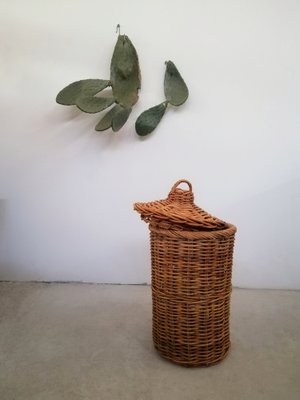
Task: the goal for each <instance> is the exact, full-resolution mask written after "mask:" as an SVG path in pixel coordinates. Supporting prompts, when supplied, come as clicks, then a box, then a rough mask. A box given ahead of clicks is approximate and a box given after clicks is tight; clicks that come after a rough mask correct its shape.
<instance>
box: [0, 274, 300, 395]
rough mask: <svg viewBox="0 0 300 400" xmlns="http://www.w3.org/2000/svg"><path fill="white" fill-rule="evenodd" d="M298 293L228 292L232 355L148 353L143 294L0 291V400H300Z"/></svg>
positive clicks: (77, 289)
mask: <svg viewBox="0 0 300 400" xmlns="http://www.w3.org/2000/svg"><path fill="white" fill-rule="evenodd" d="M299 305H300V292H290V291H276V290H241V289H235V290H234V291H233V296H232V323H231V331H232V334H231V339H232V349H231V352H230V353H229V355H228V357H227V358H226V359H225V360H224V361H223V362H222V363H220V364H218V365H215V366H212V367H209V368H196V369H195V368H194V369H187V368H184V367H180V366H177V365H174V364H172V363H170V362H168V361H166V360H164V359H162V358H160V356H159V355H158V354H157V353H156V352H155V350H154V349H153V346H152V339H151V295H150V288H149V287H147V286H118V285H116V286H114V285H93V284H45V283H5V282H2V283H0V350H1V351H0V399H1V400H62V399H64V400H65V399H70V400H79V399H80V400H98V399H100V400H118V399H122V400H127V399H128V400H169V399H172V400H179V399H180V400H198V399H199V400H200V399H201V400H219V399H220V400H229V399H230V400H248V399H249V400H260V399H272V400H277V399H278V400H299V399H300V342H299V341H300V310H299Z"/></svg>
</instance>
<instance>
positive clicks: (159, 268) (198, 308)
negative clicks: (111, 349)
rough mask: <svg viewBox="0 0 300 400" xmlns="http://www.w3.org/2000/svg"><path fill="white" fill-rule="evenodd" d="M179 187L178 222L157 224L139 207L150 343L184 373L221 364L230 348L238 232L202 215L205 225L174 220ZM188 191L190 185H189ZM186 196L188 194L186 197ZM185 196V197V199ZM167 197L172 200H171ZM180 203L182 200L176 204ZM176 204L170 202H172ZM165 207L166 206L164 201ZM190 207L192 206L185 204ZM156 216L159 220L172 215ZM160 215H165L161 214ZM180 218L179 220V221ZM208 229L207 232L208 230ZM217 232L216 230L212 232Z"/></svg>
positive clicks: (154, 219) (170, 219) (181, 207)
mask: <svg viewBox="0 0 300 400" xmlns="http://www.w3.org/2000/svg"><path fill="white" fill-rule="evenodd" d="M181 182H186V183H188V184H189V182H187V181H179V182H177V183H176V184H175V185H174V187H173V188H172V190H171V194H172V196H173V197H174V195H175V203H176V204H175V203H174V207H175V208H176V212H177V210H178V214H176V220H172V216H170V218H169V221H167V220H166V218H164V219H158V218H157V215H155V214H152V215H150V211H149V210H150V208H149V209H148V208H145V210H146V214H143V213H142V212H141V211H143V210H144V208H143V204H146V205H147V204H151V206H152V205H153V204H155V207H157V206H159V202H156V203H137V208H136V209H137V211H139V212H140V213H141V215H142V219H144V220H146V221H147V222H149V229H150V243H151V287H152V311H153V323H152V330H153V341H154V346H155V348H156V350H157V351H158V352H159V354H160V355H161V356H163V357H164V358H166V359H168V360H171V361H172V362H174V363H176V364H180V365H182V366H186V367H197V366H209V365H212V364H216V363H218V362H220V361H221V360H223V359H224V358H225V357H226V355H227V353H228V351H229V348H230V326H229V317H230V297H231V275H232V259H233V247H234V236H235V232H236V227H235V226H233V225H231V224H227V223H225V222H224V221H221V220H218V219H216V218H215V217H211V216H210V215H209V214H206V213H205V212H204V211H203V210H202V209H199V208H198V210H201V215H200V217H201V218H202V217H203V216H204V217H205V220H204V224H203V225H201V218H200V219H199V222H198V223H199V226H198V227H197V226H196V223H197V216H196V214H193V215H192V212H194V210H195V208H194V207H196V206H194V205H193V210H192V211H191V210H188V211H187V212H186V215H191V216H192V217H191V221H192V222H193V225H189V219H187V220H185V219H184V217H182V223H181V220H180V219H179V217H178V215H179V213H180V209H182V212H183V213H184V212H185V211H186V210H185V206H184V204H181V205H180V206H178V198H176V193H177V194H178V195H180V196H181V195H182V194H183V193H182V192H185V191H182V190H181V189H176V187H177V185H178V184H179V183H181ZM189 186H190V189H191V185H190V184H189ZM190 193H191V190H190V192H188V194H189V195H190ZM184 195H185V194H184ZM169 196H170V195H169ZM179 200H180V198H179ZM192 200H193V199H192ZM172 201H174V200H172ZM162 202H164V203H163V206H164V207H165V204H166V201H165V200H163V201H162ZM188 203H189V204H193V201H192V202H191V201H190V200H189V202H188ZM167 206H168V209H166V208H164V209H163V210H162V211H161V210H159V212H160V214H159V216H161V215H163V216H164V215H165V214H166V212H169V211H168V210H169V208H170V210H171V206H170V204H167ZM163 213H164V214H163ZM180 218H181V216H180ZM208 224H210V225H211V226H210V227H209V229H208V228H207V226H208ZM214 228H215V229H214Z"/></svg>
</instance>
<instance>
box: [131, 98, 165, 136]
mask: <svg viewBox="0 0 300 400" xmlns="http://www.w3.org/2000/svg"><path fill="white" fill-rule="evenodd" d="M167 105H168V102H163V103H161V104H158V105H157V106H154V107H151V108H149V109H148V110H146V111H144V112H142V114H141V115H140V116H139V117H138V119H137V120H136V123H135V130H136V133H137V134H138V135H140V136H146V135H149V133H151V132H153V131H154V129H155V128H156V127H157V125H158V124H159V123H160V121H161V119H162V117H163V116H164V114H165V111H166V108H167Z"/></svg>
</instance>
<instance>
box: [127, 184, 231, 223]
mask: <svg viewBox="0 0 300 400" xmlns="http://www.w3.org/2000/svg"><path fill="white" fill-rule="evenodd" d="M181 183H186V184H187V185H188V187H189V188H188V190H183V189H180V188H178V186H179V185H180V184H181ZM134 209H135V210H136V211H137V212H138V213H140V214H141V217H142V219H143V220H145V221H146V222H151V220H155V221H168V222H171V223H173V224H179V225H184V226H186V227H191V228H197V229H199V230H218V229H224V228H226V227H227V224H226V222H224V221H222V220H220V219H218V218H216V217H213V216H212V215H210V214H208V213H207V212H206V211H204V210H203V209H202V208H199V207H198V206H196V205H195V204H194V194H193V191H192V185H191V183H190V182H189V181H187V180H185V179H181V180H179V181H177V182H176V183H175V184H174V185H173V187H172V189H171V191H170V193H169V195H168V197H167V198H166V199H164V200H158V201H152V202H148V203H135V204H134Z"/></svg>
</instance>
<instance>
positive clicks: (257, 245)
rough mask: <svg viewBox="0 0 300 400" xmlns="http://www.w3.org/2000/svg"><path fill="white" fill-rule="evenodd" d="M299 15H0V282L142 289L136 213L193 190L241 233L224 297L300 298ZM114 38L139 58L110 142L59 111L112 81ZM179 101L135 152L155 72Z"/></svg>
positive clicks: (151, 11) (142, 253)
mask: <svg viewBox="0 0 300 400" xmlns="http://www.w3.org/2000/svg"><path fill="white" fill-rule="evenodd" d="M299 21H300V2H299V1H297V0H284V1H283V0H281V1H279V0H253V1H248V0H227V1H223V0H209V1H208V0H207V1H205V0H197V1H196V0H187V1H177V0H167V1H157V0H153V1H151V2H150V1H138V0H134V1H130V0H127V1H124V0H122V1H120V0H115V1H113V2H110V1H101V0H97V1H92V0H78V1H71V0H69V1H68V0H59V1H58V0H52V1H37V0H27V1H26V2H24V1H16V0H10V1H4V0H2V1H1V2H0V37H1V41H0V59H1V62H0V73H1V75H0V76H1V90H0V113H1V135H0V141H1V143H0V166H1V169H0V199H1V200H0V279H2V280H55V281H61V280H63V281H69V280H71V281H89V282H113V283H144V282H149V281H150V257H149V240H148V229H147V226H146V224H144V223H143V222H142V221H140V219H139V216H138V214H136V213H134V212H133V210H132V205H133V203H134V202H135V201H150V200H155V199H160V198H164V197H166V196H167V194H168V191H169V189H170V188H171V186H172V184H173V183H174V182H175V181H176V180H178V179H180V178H186V179H189V180H190V181H191V182H192V183H193V188H194V193H195V197H196V202H197V204H198V205H199V206H201V207H203V208H204V209H206V210H207V211H209V212H211V213H212V214H215V215H216V216H218V217H220V218H222V219H225V220H227V221H228V222H231V223H234V224H235V225H236V226H237V227H238V233H237V237H236V248H235V260H234V274H233V283H234V285H236V286H240V287H257V288H258V287H259V288H260V287H264V288H300V272H299V264H300V251H299V247H300V242H299V235H298V232H299V226H300V218H299V200H300V184H299V176H300V157H299V148H300V140H299V131H300V114H299V106H300V56H299V48H300V24H299ZM117 23H120V24H121V33H126V34H127V35H128V36H129V37H130V39H131V40H132V42H133V43H134V45H135V47H136V49H137V52H138V54H139V58H140V65H141V71H142V90H141V92H140V101H139V102H138V104H137V105H136V107H135V109H134V111H133V112H132V114H131V117H130V120H129V122H128V123H127V125H126V127H125V128H123V130H122V131H120V132H119V133H116V134H114V133H111V132H106V133H96V132H95V131H94V126H95V125H96V123H97V121H98V120H99V118H100V116H99V115H87V114H83V113H80V112H78V111H77V110H76V109H74V108H73V107H63V106H59V105H57V104H56V103H55V97H56V94H57V93H58V91H59V90H60V89H62V88H63V87H64V86H66V85H67V84H69V83H71V82H73V81H76V80H79V79H85V78H102V79H108V78H109V64H110V58H111V55H112V51H113V47H114V44H115V41H116V39H117V36H116V33H115V28H116V25H117ZM166 60H172V61H174V62H175V64H176V65H177V67H178V69H179V70H180V72H181V74H182V76H183V77H184V79H185V81H186V83H187V85H188V87H189V89H190V98H189V100H188V101H187V103H186V104H185V105H184V106H182V107H180V108H178V109H176V110H175V109H170V110H168V112H167V114H166V116H165V117H164V119H163V121H162V123H161V125H160V126H159V127H158V129H157V130H156V131H155V132H154V133H153V134H152V135H151V137H149V138H147V139H146V140H141V139H140V138H139V137H138V136H137V135H136V134H135V131H134V123H135V120H136V118H137V117H138V115H139V114H140V113H141V112H142V111H143V110H144V109H146V108H148V107H151V106H153V105H155V104H158V103H159V102H161V101H163V99H164V97H163V75H164V62H165V61H166Z"/></svg>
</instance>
